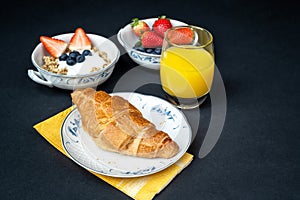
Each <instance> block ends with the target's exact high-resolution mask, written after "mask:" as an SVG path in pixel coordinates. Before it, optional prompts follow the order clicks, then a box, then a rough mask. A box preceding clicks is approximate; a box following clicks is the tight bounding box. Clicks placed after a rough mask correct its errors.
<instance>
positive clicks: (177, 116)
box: [61, 93, 192, 177]
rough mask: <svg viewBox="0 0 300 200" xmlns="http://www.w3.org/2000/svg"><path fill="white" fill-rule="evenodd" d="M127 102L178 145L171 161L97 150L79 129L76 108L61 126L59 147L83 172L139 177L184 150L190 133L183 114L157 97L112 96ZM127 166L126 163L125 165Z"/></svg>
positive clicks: (152, 171)
mask: <svg viewBox="0 0 300 200" xmlns="http://www.w3.org/2000/svg"><path fill="white" fill-rule="evenodd" d="M111 95H118V96H121V97H123V98H125V99H128V101H129V102H130V103H132V104H133V105H134V106H135V107H137V108H138V109H139V110H140V111H141V112H142V114H143V116H144V117H145V118H146V119H148V120H149V121H151V122H152V123H154V124H155V125H156V127H157V129H159V130H163V131H165V132H166V133H168V134H169V135H170V137H171V138H172V139H173V140H174V141H175V142H177V144H178V145H179V148H180V149H179V152H178V154H177V155H175V156H174V157H172V158H169V159H162V158H154V159H147V158H138V157H134V156H126V155H122V154H119V153H114V152H109V151H105V150H101V149H100V148H98V147H97V146H96V144H95V143H94V142H93V140H92V139H91V137H90V136H89V135H88V134H87V133H86V132H85V131H84V130H83V129H82V127H81V117H80V114H79V112H78V110H77V109H76V108H74V110H72V111H71V112H70V114H69V115H68V116H67V117H66V119H65V120H64V122H63V125H62V127H61V138H62V145H63V147H64V149H65V151H66V152H67V154H68V155H69V156H70V158H72V159H73V161H75V162H76V163H77V164H79V165H80V166H82V167H84V168H85V169H88V170H91V171H94V172H96V173H98V174H103V175H107V176H113V177H139V176H145V175H149V174H153V173H156V172H159V171H161V170H163V169H165V168H167V167H169V166H170V165H172V164H173V163H175V162H176V161H177V160H179V159H180V158H181V157H182V156H183V154H184V153H185V152H186V151H187V149H188V147H189V145H190V143H191V137H192V132H191V128H190V126H189V124H188V122H187V120H186V118H185V116H184V115H183V113H182V112H181V111H180V110H178V109H177V108H175V107H174V106H173V105H171V104H170V103H168V102H166V101H165V100H162V99H160V98H157V97H154V96H149V95H142V94H138V93H113V94H111ZM129 163H130V164H129Z"/></svg>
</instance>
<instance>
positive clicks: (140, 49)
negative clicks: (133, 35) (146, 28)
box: [135, 47, 145, 52]
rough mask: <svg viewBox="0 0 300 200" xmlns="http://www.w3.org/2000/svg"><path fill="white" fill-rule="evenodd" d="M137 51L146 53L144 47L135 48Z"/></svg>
mask: <svg viewBox="0 0 300 200" xmlns="http://www.w3.org/2000/svg"><path fill="white" fill-rule="evenodd" d="M135 49H136V50H137V51H140V52H145V48H144V47H137V48H135Z"/></svg>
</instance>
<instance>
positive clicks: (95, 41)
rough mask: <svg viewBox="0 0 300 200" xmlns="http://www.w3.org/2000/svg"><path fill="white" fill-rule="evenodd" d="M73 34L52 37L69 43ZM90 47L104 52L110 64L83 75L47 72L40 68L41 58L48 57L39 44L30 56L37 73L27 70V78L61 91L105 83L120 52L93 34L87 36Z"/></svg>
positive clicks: (114, 46) (110, 42) (106, 40)
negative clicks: (90, 43)
mask: <svg viewBox="0 0 300 200" xmlns="http://www.w3.org/2000/svg"><path fill="white" fill-rule="evenodd" d="M73 34H74V33H66V34H61V35H57V36H54V38H58V39H62V40H64V41H66V42H69V40H70V39H71V37H72V36H73ZM87 35H88V37H89V38H90V40H91V42H92V45H93V46H94V47H96V48H98V49H99V50H101V51H105V52H106V53H107V55H108V58H109V59H110V60H111V63H110V64H109V65H108V66H106V67H105V68H103V69H101V70H99V71H96V72H93V73H89V74H84V75H61V74H55V73H52V72H49V71H47V70H45V69H43V68H42V65H43V56H47V55H49V54H48V52H47V51H46V49H45V48H44V46H43V44H42V43H39V44H38V45H37V46H36V48H35V49H34V50H33V52H32V54H31V61H32V64H33V65H34V66H35V67H36V69H37V70H38V71H34V70H32V69H29V70H28V76H29V77H30V78H31V79H32V80H33V81H35V82H36V83H39V84H42V85H46V86H49V87H53V86H55V87H58V88H61V89H67V90H75V89H78V88H87V87H94V88H95V87H97V86H98V85H100V84H101V83H103V82H104V81H106V80H107V79H108V78H109V77H110V75H111V74H112V72H113V70H114V68H115V64H116V62H117V61H118V60H119V57H120V51H119V49H118V47H117V46H116V45H115V44H114V43H113V42H112V41H110V40H109V39H107V38H105V37H102V36H100V35H95V34H87Z"/></svg>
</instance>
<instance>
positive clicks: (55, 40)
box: [28, 27, 120, 90]
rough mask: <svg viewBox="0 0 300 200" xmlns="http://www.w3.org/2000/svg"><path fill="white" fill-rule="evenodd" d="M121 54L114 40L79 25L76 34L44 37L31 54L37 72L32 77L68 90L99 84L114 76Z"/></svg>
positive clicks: (31, 73) (30, 74) (51, 85)
mask: <svg viewBox="0 0 300 200" xmlns="http://www.w3.org/2000/svg"><path fill="white" fill-rule="evenodd" d="M119 57H120V51H119V49H118V48H117V46H116V45H115V44H114V43H113V42H112V41H111V40H109V39H107V38H105V37H103V36H100V35H96V34H90V33H86V32H85V30H84V29H83V28H81V27H79V28H77V29H76V30H75V32H74V33H66V34H60V35H56V36H53V37H49V36H40V43H39V44H38V45H37V46H36V47H35V49H34V50H33V52H32V54H31V61H32V63H33V65H34V66H35V67H36V69H37V71H35V70H32V69H29V70H28V76H29V77H30V78H31V79H32V80H33V81H35V82H36V83H39V84H42V85H46V86H49V87H53V86H55V87H58V88H61V89H67V90H75V89H78V88H87V87H97V86H98V85H100V84H101V83H103V82H104V81H106V80H107V79H108V78H109V77H110V76H111V74H112V72H113V70H114V68H115V64H116V62H117V61H118V59H119Z"/></svg>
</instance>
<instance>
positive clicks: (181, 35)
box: [167, 27, 194, 45]
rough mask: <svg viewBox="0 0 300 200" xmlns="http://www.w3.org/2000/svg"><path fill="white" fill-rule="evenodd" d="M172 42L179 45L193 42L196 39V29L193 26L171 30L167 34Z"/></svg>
mask: <svg viewBox="0 0 300 200" xmlns="http://www.w3.org/2000/svg"><path fill="white" fill-rule="evenodd" d="M167 37H168V39H169V41H170V42H172V43H174V44H178V45H185V44H191V43H192V42H193V40H194V31H193V30H192V29H191V28H188V27H183V28H177V29H174V30H170V31H169V32H168V35H167Z"/></svg>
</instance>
